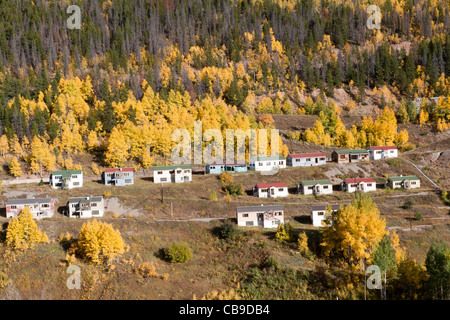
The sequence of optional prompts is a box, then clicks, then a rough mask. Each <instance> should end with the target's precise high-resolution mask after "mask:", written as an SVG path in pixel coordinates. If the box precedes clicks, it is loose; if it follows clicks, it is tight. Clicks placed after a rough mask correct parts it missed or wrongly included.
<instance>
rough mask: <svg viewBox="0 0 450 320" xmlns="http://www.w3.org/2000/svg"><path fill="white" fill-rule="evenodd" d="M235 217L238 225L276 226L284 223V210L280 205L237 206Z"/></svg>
mask: <svg viewBox="0 0 450 320" xmlns="http://www.w3.org/2000/svg"><path fill="white" fill-rule="evenodd" d="M236 218H237V223H238V226H240V227H250V226H262V227H264V228H277V227H278V225H279V224H284V210H283V206H280V205H269V206H263V205H261V206H250V207H237V208H236Z"/></svg>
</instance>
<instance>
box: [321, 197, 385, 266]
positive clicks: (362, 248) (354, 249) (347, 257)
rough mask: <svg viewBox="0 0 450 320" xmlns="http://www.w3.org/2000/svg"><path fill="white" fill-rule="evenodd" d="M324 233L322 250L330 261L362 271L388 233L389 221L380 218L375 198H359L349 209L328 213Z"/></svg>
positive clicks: (345, 206) (348, 206)
mask: <svg viewBox="0 0 450 320" xmlns="http://www.w3.org/2000/svg"><path fill="white" fill-rule="evenodd" d="M324 225H325V226H324V227H323V229H322V236H323V240H322V243H321V246H322V247H323V248H324V255H325V257H327V259H328V260H330V261H332V260H334V259H338V260H340V259H342V260H344V261H345V262H347V263H348V264H349V265H351V266H353V267H362V265H363V263H364V261H366V262H368V261H370V259H371V255H372V251H373V250H374V248H375V246H376V244H378V243H379V242H380V240H381V238H382V237H383V235H384V234H385V233H386V231H385V227H386V221H385V220H384V219H383V218H381V217H380V211H379V210H378V209H377V207H376V205H375V203H374V202H373V201H372V198H371V197H370V196H369V195H367V194H357V197H356V199H355V200H354V201H353V202H352V203H351V204H350V205H343V206H341V207H340V208H339V210H338V212H329V210H328V214H327V216H326V219H325V223H324Z"/></svg>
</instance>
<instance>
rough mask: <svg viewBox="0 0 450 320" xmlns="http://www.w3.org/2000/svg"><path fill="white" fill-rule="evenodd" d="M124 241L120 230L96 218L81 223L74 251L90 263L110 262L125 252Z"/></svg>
mask: <svg viewBox="0 0 450 320" xmlns="http://www.w3.org/2000/svg"><path fill="white" fill-rule="evenodd" d="M125 249H126V247H125V242H124V241H123V239H122V236H121V235H120V231H119V230H116V229H114V228H113V226H112V225H111V224H109V223H106V222H99V221H97V220H93V221H89V222H86V223H84V224H83V226H82V227H81V230H80V234H79V236H78V240H77V242H76V244H75V252H76V253H77V254H78V255H80V256H81V257H84V258H86V259H87V260H88V261H90V262H91V263H92V264H102V263H104V262H111V260H112V259H114V257H116V256H117V255H119V254H122V253H124V252H125Z"/></svg>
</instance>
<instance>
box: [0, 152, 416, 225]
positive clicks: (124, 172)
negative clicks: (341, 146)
mask: <svg viewBox="0 0 450 320" xmlns="http://www.w3.org/2000/svg"><path fill="white" fill-rule="evenodd" d="M397 156H398V150H397V148H396V147H395V146H387V147H370V148H369V149H368V150H365V149H362V150H336V151H334V152H333V153H332V160H333V161H336V162H338V163H350V162H360V161H369V159H374V160H378V159H384V158H393V157H397ZM326 162H327V158H326V156H325V154H323V153H303V154H290V155H289V156H288V157H287V158H284V157H283V156H259V157H253V158H251V159H250V161H249V165H248V166H247V165H246V164H240V163H232V164H228V163H221V164H218V163H212V164H207V165H206V173H208V174H220V173H222V172H246V171H247V169H250V170H255V171H270V170H274V169H283V168H286V166H292V167H298V166H303V167H305V166H318V165H323V164H326ZM101 180H102V183H103V184H105V185H109V186H127V185H132V184H134V170H133V168H109V169H105V171H104V172H102V174H101ZM153 181H154V183H165V182H173V183H181V182H189V181H192V166H191V165H171V166H154V167H153ZM49 183H50V185H51V186H52V187H53V188H59V189H72V188H77V187H82V186H83V171H82V170H61V171H53V172H52V174H51V175H50V178H49ZM388 184H389V185H390V186H391V188H393V189H395V188H399V187H403V188H405V189H409V188H414V187H419V186H420V180H419V179H417V177H392V178H389V179H388ZM297 189H298V192H299V193H302V194H305V195H307V194H327V193H332V192H333V186H332V184H331V182H330V181H328V180H315V181H302V182H301V183H300V184H299V185H298V186H297ZM375 189H376V183H375V180H373V179H371V178H369V179H366V178H364V179H359V178H357V179H346V180H344V182H343V183H342V190H346V191H348V192H354V191H363V192H367V191H372V190H375ZM288 194H289V193H288V188H287V185H286V184H285V183H268V184H257V185H256V186H255V188H254V195H255V196H258V197H267V198H269V197H284V196H287V195H288ZM25 206H28V207H29V208H30V210H31V213H32V214H33V216H34V217H35V218H37V219H40V218H44V217H51V216H52V215H53V212H54V202H53V200H52V199H50V198H35V199H34V198H33V199H12V200H8V203H7V206H6V207H7V210H6V211H7V217H13V216H15V215H17V214H18V213H19V212H20V211H21V210H22V209H23V208H24V207H25ZM103 212H104V201H103V197H83V198H72V199H70V200H69V202H68V203H67V210H66V212H65V214H67V215H68V216H69V217H83V218H90V217H97V216H98V217H101V216H103Z"/></svg>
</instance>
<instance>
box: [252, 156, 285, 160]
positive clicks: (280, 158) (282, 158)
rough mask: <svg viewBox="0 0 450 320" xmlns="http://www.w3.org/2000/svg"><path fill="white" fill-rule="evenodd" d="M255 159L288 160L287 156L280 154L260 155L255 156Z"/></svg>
mask: <svg viewBox="0 0 450 320" xmlns="http://www.w3.org/2000/svg"><path fill="white" fill-rule="evenodd" d="M255 159H256V160H255V161H267V160H269V161H270V160H286V158H285V157H283V156H281V155H278V156H259V157H255Z"/></svg>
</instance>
